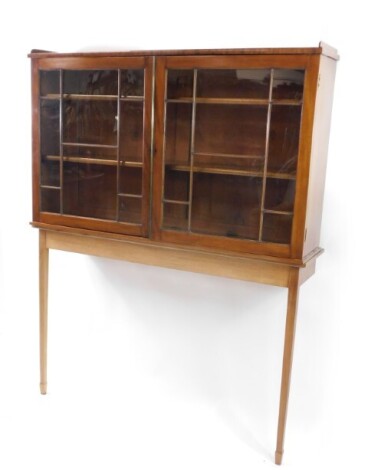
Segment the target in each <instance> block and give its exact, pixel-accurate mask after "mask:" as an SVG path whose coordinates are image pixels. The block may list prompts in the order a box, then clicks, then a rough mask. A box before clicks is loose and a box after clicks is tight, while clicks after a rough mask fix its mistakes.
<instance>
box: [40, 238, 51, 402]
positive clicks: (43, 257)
mask: <svg viewBox="0 0 368 470" xmlns="http://www.w3.org/2000/svg"><path fill="white" fill-rule="evenodd" d="M46 236H47V235H46V232H45V231H43V230H40V234H39V244H40V246H39V276H40V286H39V288H40V298H39V302H40V391H41V393H42V394H43V395H45V394H46V393H47V301H48V277H49V250H48V248H47V245H46Z"/></svg>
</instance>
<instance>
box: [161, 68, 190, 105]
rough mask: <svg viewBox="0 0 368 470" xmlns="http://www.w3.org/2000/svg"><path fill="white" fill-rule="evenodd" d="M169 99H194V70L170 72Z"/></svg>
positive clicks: (167, 92)
mask: <svg viewBox="0 0 368 470" xmlns="http://www.w3.org/2000/svg"><path fill="white" fill-rule="evenodd" d="M166 96H167V98H168V99H180V98H192V97H193V70H168V71H167V89H166Z"/></svg>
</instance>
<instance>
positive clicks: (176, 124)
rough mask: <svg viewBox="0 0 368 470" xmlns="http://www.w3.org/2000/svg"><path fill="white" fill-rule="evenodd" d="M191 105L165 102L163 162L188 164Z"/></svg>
mask: <svg viewBox="0 0 368 470" xmlns="http://www.w3.org/2000/svg"><path fill="white" fill-rule="evenodd" d="M191 125H192V105H191V104H186V103H167V105H166V129H165V143H166V146H165V162H166V163H170V164H173V165H189V163H190V140H191Z"/></svg>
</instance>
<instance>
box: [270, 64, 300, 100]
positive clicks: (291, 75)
mask: <svg viewBox="0 0 368 470" xmlns="http://www.w3.org/2000/svg"><path fill="white" fill-rule="evenodd" d="M303 88H304V70H291V69H275V70H274V73H273V89H272V99H274V100H275V99H282V100H285V99H289V100H301V99H302V97H303Z"/></svg>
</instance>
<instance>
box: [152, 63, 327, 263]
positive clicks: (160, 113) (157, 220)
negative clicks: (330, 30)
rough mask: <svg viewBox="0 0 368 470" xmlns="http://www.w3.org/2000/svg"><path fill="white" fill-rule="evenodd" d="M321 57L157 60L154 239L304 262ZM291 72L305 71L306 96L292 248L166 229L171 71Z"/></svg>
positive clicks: (302, 120) (284, 245) (304, 97)
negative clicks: (166, 136)
mask: <svg viewBox="0 0 368 470" xmlns="http://www.w3.org/2000/svg"><path fill="white" fill-rule="evenodd" d="M319 60H320V56H319V55H318V54H311V55H309V54H297V55H295V54H294V55H293V54H280V55H259V56H254V55H253V56H251V55H234V56H201V57H198V56H185V57H183V56H165V57H158V58H157V59H156V73H155V83H156V85H155V134H154V136H155V147H154V161H153V175H154V177H153V209H152V238H153V239H154V240H157V241H162V242H167V243H179V244H181V245H192V246H196V247H207V248H215V249H221V250H229V251H238V252H243V253H244V252H248V253H254V254H260V255H270V256H275V257H282V258H292V259H302V253H303V243H304V236H305V233H304V232H305V216H306V204H307V191H308V180H309V166H310V153H311V143H312V128H313V118H314V108H315V99H316V91H317V83H318V68H319ZM194 68H197V69H200V68H205V69H221V68H224V69H231V68H233V69H234V68H255V69H256V68H259V69H261V68H278V69H279V68H287V69H298V68H299V69H304V70H305V80H304V93H303V103H302V117H301V128H300V137H299V142H300V145H299V151H298V165H297V174H296V188H295V201H294V214H293V224H292V232H291V242H290V244H278V243H270V242H263V241H252V240H246V239H235V238H230V237H224V236H218V235H205V234H198V233H188V232H179V231H174V230H168V229H162V228H161V222H162V217H163V208H162V207H163V204H162V197H163V186H164V178H163V176H164V133H165V127H164V126H165V122H164V121H165V87H166V70H167V69H194Z"/></svg>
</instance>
